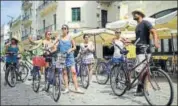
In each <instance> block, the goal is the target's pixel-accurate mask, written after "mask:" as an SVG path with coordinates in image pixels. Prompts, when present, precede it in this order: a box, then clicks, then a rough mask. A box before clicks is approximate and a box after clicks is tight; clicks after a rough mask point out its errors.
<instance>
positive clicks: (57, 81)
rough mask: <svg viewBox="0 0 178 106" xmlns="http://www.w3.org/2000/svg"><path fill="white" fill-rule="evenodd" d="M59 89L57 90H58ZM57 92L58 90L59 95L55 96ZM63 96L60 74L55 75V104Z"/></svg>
mask: <svg viewBox="0 0 178 106" xmlns="http://www.w3.org/2000/svg"><path fill="white" fill-rule="evenodd" d="M56 88H57V89H56ZM56 90H58V93H57V95H55V92H56ZM60 96H61V79H60V75H59V74H58V73H55V78H54V85H53V99H54V101H55V102H57V101H58V100H59V98H60Z"/></svg>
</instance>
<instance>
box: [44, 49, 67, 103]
mask: <svg viewBox="0 0 178 106" xmlns="http://www.w3.org/2000/svg"><path fill="white" fill-rule="evenodd" d="M47 52H48V53H49V55H46V56H45V57H46V59H48V60H50V62H49V67H48V68H47V70H45V91H46V92H48V91H49V88H50V85H52V86H53V99H54V101H55V102H57V101H58V100H59V98H60V96H61V84H62V81H61V74H62V69H63V67H61V65H62V64H63V62H62V60H61V59H62V56H63V57H65V54H64V55H60V56H59V55H58V56H57V54H56V53H51V52H50V51H49V50H48V51H47ZM57 58H58V59H57ZM56 60H61V61H60V62H59V61H56ZM57 62H58V63H57ZM56 64H59V65H58V66H60V67H56Z"/></svg>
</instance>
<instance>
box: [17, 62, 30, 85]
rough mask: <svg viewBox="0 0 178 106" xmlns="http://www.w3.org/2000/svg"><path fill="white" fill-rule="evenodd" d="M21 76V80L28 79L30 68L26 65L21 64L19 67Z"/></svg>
mask: <svg viewBox="0 0 178 106" xmlns="http://www.w3.org/2000/svg"><path fill="white" fill-rule="evenodd" d="M18 72H19V77H20V78H21V81H22V82H24V81H25V80H26V79H27V76H28V72H29V70H28V68H27V66H26V65H24V64H21V65H19V67H18Z"/></svg>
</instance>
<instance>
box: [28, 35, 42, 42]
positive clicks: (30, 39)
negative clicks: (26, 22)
mask: <svg viewBox="0 0 178 106" xmlns="http://www.w3.org/2000/svg"><path fill="white" fill-rule="evenodd" d="M28 39H29V42H30V43H33V44H39V43H41V42H43V40H42V39H41V40H36V41H33V40H32V38H31V37H29V38H28Z"/></svg>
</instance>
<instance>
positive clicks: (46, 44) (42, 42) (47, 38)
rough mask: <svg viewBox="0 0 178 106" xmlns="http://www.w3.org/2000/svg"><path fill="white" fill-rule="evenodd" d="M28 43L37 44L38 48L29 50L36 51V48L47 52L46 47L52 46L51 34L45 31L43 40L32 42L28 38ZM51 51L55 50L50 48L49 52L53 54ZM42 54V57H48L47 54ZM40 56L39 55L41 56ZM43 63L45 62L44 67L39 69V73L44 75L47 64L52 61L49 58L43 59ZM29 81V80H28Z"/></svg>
mask: <svg viewBox="0 0 178 106" xmlns="http://www.w3.org/2000/svg"><path fill="white" fill-rule="evenodd" d="M29 41H30V42H31V43H34V44H38V46H36V47H34V48H32V49H30V51H31V50H34V49H37V48H40V47H42V48H40V49H45V50H49V48H48V47H50V46H51V45H52V44H53V41H52V39H51V32H50V31H46V32H45V39H44V40H37V41H33V40H32V38H31V37H29ZM53 50H55V48H51V50H50V51H51V52H53ZM42 54H44V57H46V56H47V55H49V54H48V53H42ZM42 54H41V55H42ZM45 61H46V66H45V67H42V68H41V72H42V73H44V70H48V67H49V62H51V61H52V60H51V59H50V58H45ZM30 79H31V78H30Z"/></svg>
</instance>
